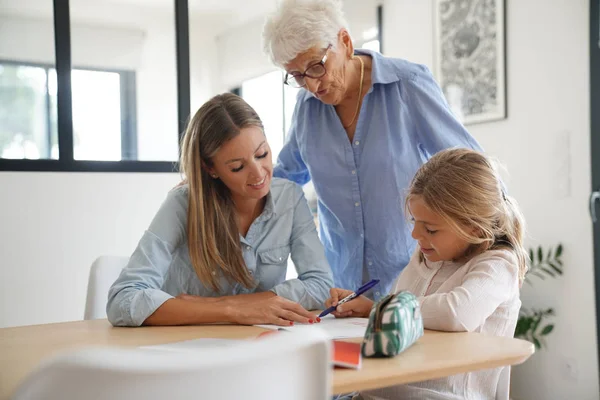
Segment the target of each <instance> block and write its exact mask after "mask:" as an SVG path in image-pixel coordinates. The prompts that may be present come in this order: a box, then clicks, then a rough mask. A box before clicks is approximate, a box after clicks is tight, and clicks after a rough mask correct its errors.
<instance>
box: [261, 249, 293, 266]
mask: <svg viewBox="0 0 600 400" xmlns="http://www.w3.org/2000/svg"><path fill="white" fill-rule="evenodd" d="M258 256H259V258H260V262H261V264H271V265H272V264H276V265H287V260H288V257H289V256H290V246H281V247H276V248H274V249H270V250H265V251H263V252H260V253H259V254H258Z"/></svg>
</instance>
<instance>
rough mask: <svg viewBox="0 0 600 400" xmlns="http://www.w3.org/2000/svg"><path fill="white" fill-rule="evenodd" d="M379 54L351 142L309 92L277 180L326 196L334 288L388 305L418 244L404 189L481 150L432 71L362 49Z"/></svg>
mask: <svg viewBox="0 0 600 400" xmlns="http://www.w3.org/2000/svg"><path fill="white" fill-rule="evenodd" d="M356 54H367V55H369V56H371V57H372V60H373V63H372V66H373V67H372V72H371V80H372V83H373V84H372V86H371V88H370V89H369V91H368V92H367V94H366V96H365V97H364V100H363V103H362V106H361V109H360V114H359V116H358V121H357V124H356V132H355V133H354V139H353V140H352V142H350V141H349V140H348V135H347V134H346V131H345V129H344V127H343V126H342V124H341V122H340V119H339V117H338V116H337V114H336V111H335V108H334V107H333V106H331V105H328V104H325V103H323V102H321V101H320V100H318V99H317V98H315V97H314V95H312V94H311V93H310V92H308V91H306V90H301V91H300V92H299V94H298V101H297V103H296V108H295V110H294V116H293V119H292V124H291V127H290V131H289V133H288V137H287V140H286V144H285V145H284V147H283V149H282V150H281V152H280V153H279V158H278V160H277V166H276V167H275V170H274V174H275V175H276V176H278V177H280V178H287V179H290V180H292V181H294V182H296V183H299V184H301V185H303V184H305V183H306V182H308V181H309V180H312V182H313V184H314V186H315V190H316V193H317V196H318V213H319V221H320V224H319V226H320V230H321V235H320V236H321V240H322V241H323V244H324V246H325V254H326V255H327V259H328V260H329V264H330V265H331V269H332V271H333V276H334V280H335V285H336V286H337V287H342V288H345V289H350V290H356V289H357V288H358V287H359V286H360V285H361V284H362V283H363V282H366V281H367V280H369V279H372V278H377V279H380V280H381V282H380V283H379V285H378V286H376V287H375V288H374V289H373V290H372V291H370V292H368V293H367V295H368V296H370V297H373V298H375V299H376V300H378V299H380V298H381V297H382V296H384V295H385V294H387V293H388V292H389V290H390V288H391V285H392V282H394V280H395V279H396V277H397V276H398V275H399V274H400V272H401V271H402V269H404V267H405V266H406V264H408V261H409V260H410V256H411V254H412V253H413V250H414V248H415V245H416V242H415V241H414V239H413V238H412V237H411V229H412V225H411V224H410V222H409V218H408V217H407V216H406V215H404V210H403V203H404V196H405V194H406V190H407V188H408V186H409V185H410V182H411V180H412V178H413V176H414V175H415V172H417V170H418V169H419V167H420V166H421V165H422V164H423V163H424V162H426V161H427V160H428V159H429V158H430V157H431V156H432V155H433V154H435V153H437V152H438V151H440V150H443V149H446V148H449V147H467V148H472V149H476V150H480V149H481V148H480V146H479V144H478V143H477V141H475V139H474V138H473V137H472V136H471V135H470V134H469V133H468V132H467V130H466V129H465V128H464V127H463V126H462V125H461V123H460V122H459V121H458V120H457V119H456V118H455V116H454V115H453V114H452V111H451V110H450V107H449V106H448V103H447V102H446V99H445V98H444V95H443V93H442V91H441V89H440V87H439V86H438V85H437V83H436V82H435V80H434V79H433V76H432V75H431V73H430V71H429V70H428V69H427V67H425V66H423V65H418V64H413V63H410V62H408V61H405V60H401V59H395V58H389V57H384V56H382V55H381V54H379V53H376V52H371V51H368V50H363V49H357V50H356Z"/></svg>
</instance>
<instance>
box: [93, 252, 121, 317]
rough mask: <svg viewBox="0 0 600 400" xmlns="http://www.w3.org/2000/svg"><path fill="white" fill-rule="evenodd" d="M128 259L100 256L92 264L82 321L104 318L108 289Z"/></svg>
mask: <svg viewBox="0 0 600 400" xmlns="http://www.w3.org/2000/svg"><path fill="white" fill-rule="evenodd" d="M128 261H129V258H128V257H118V256H101V257H98V258H97V259H96V260H95V261H94V263H93V264H92V268H91V269H90V276H89V279H88V289H87V299H86V301H85V313H84V314H83V319H100V318H106V303H107V301H108V289H110V287H111V285H112V284H113V283H114V282H115V281H116V280H117V278H118V277H119V274H120V273H121V270H122V269H123V268H124V267H125V266H126V265H127V262H128Z"/></svg>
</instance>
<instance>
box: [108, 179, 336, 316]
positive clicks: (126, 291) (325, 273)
mask: <svg viewBox="0 0 600 400" xmlns="http://www.w3.org/2000/svg"><path fill="white" fill-rule="evenodd" d="M188 190H189V189H188V186H187V185H184V186H180V187H178V188H175V189H173V190H172V191H171V192H169V194H168V196H167V198H166V200H165V201H164V202H163V204H162V206H161V207H160V209H159V210H158V213H157V214H156V216H155V217H154V220H153V221H152V223H151V224H150V227H149V228H148V230H146V231H145V233H144V235H143V236H142V239H141V240H140V242H139V244H138V246H137V248H136V249H135V251H134V252H133V254H132V256H131V258H130V260H129V263H128V265H127V266H126V267H125V269H123V271H122V272H121V275H120V276H119V278H118V279H117V280H116V282H115V283H114V284H113V285H112V287H111V288H110V290H109V293H108V304H107V307H106V310H107V314H108V319H109V321H110V322H111V323H112V324H113V325H115V326H140V325H141V324H142V323H143V322H144V321H145V320H146V318H148V317H149V316H150V315H151V314H152V313H154V311H156V309H157V308H158V307H160V306H161V305H162V304H163V303H164V302H165V301H167V300H169V299H171V298H173V297H174V296H177V295H179V294H181V293H186V294H190V295H196V296H206V297H217V296H226V295H236V294H243V293H255V292H263V291H268V290H271V291H273V292H275V293H276V294H277V295H279V296H282V297H285V298H287V299H289V300H292V301H295V302H298V303H299V304H300V305H302V306H303V307H305V308H306V309H318V308H322V307H323V303H324V301H325V300H326V299H327V298H328V297H329V289H330V288H331V287H332V285H333V278H332V274H331V269H330V267H329V264H328V263H327V260H326V258H325V254H324V251H323V246H322V244H321V242H320V241H319V238H318V236H317V232H316V227H315V224H314V219H313V216H312V214H311V212H310V210H309V207H308V204H307V202H306V199H305V197H304V193H303V191H302V189H301V188H300V187H299V186H298V185H296V184H294V183H292V182H289V181H286V180H283V179H278V178H273V181H272V183H271V190H270V192H269V194H268V195H267V201H266V204H265V208H264V210H263V212H262V214H261V215H260V216H259V217H258V218H256V220H254V222H253V223H252V225H251V226H250V229H249V230H248V233H247V235H246V237H242V236H241V235H240V241H241V245H242V252H243V257H244V261H245V263H246V267H247V268H248V270H249V271H250V274H251V275H252V276H253V277H254V279H255V283H256V286H255V287H254V288H251V289H248V288H245V287H244V286H243V285H241V284H239V283H235V282H233V283H232V282H229V281H228V280H227V279H226V278H225V277H224V276H221V277H220V278H221V279H220V284H221V291H220V292H218V293H217V292H214V291H213V290H211V289H210V288H208V287H206V286H204V285H203V284H202V282H200V280H199V279H198V276H197V275H196V272H195V271H194V268H193V266H192V263H191V261H190V257H189V251H188V242H187V231H186V226H187V208H188ZM290 254H291V257H292V261H293V262H294V265H295V266H296V271H297V272H298V278H297V279H291V280H288V281H286V280H285V277H286V270H287V261H288V256H289V255H290ZM217 270H218V268H217Z"/></svg>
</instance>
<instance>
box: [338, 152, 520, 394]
mask: <svg viewBox="0 0 600 400" xmlns="http://www.w3.org/2000/svg"><path fill="white" fill-rule="evenodd" d="M405 208H406V212H407V215H410V216H411V217H412V221H413V223H414V227H413V231H412V236H413V238H414V239H415V240H417V242H418V247H417V251H416V252H415V254H414V255H413V256H412V258H411V260H410V262H409V264H408V265H407V266H406V268H405V269H404V270H403V271H402V273H401V274H400V276H399V277H398V278H397V279H396V282H395V283H394V285H393V286H392V287H393V290H394V293H395V292H398V291H400V290H408V291H410V292H412V293H413V294H415V295H416V296H417V297H418V298H419V302H420V304H421V314H422V316H423V324H424V327H425V328H426V329H432V330H439V331H451V332H458V331H468V332H480V333H484V334H486V335H497V336H507V337H512V336H513V335H514V331H515V326H516V323H517V318H518V313H519V308H520V307H521V301H520V300H519V288H520V285H521V282H522V281H523V278H524V275H525V272H526V257H527V255H526V252H525V250H524V248H523V232H524V222H523V217H522V216H521V213H520V211H519V209H518V207H517V204H516V202H515V201H514V200H513V199H511V198H510V197H508V196H507V195H506V193H505V192H504V190H503V188H502V185H501V182H500V179H499V177H498V174H497V172H496V171H495V169H494V167H493V166H492V164H491V162H490V161H489V160H488V159H487V158H486V157H485V156H484V155H482V154H480V153H478V152H475V151H472V150H467V149H451V150H444V151H442V152H439V153H437V154H436V155H434V156H433V157H432V158H431V159H430V160H429V161H428V162H427V163H426V164H424V165H423V166H422V167H421V168H420V169H419V170H418V171H417V174H416V176H415V177H414V179H413V181H412V183H411V186H410V189H409V192H408V195H407V198H406V202H405ZM350 293H351V292H350V291H348V290H342V289H331V298H330V299H329V300H327V302H326V305H327V306H330V305H335V304H337V301H338V300H339V299H341V298H343V297H345V296H347V295H348V294H350ZM372 305H373V302H372V301H371V300H370V299H368V298H366V297H364V296H360V297H358V298H356V299H354V300H352V301H350V302H348V303H346V304H343V305H341V306H339V307H338V309H337V310H336V312H335V313H334V315H336V317H348V316H353V317H356V316H360V317H367V316H368V315H369V311H370V310H371V307H372ZM506 368H507V369H506V370H505V371H503V369H502V368H498V369H493V370H484V371H476V372H469V373H466V374H460V375H454V376H450V377H446V378H441V379H435V380H430V381H425V382H417V383H411V384H406V385H400V386H395V387H389V388H384V389H379V390H373V391H369V392H365V393H361V394H360V397H359V398H363V399H384V398H385V399H392V398H393V399H402V400H407V399H410V400H412V399H430V400H431V399H434V400H438V399H439V400H442V399H443V400H447V399H465V398H468V399H495V398H496V391H497V390H498V387H499V385H500V386H507V385H508V383H509V381H508V379H506V378H507V377H508V374H507V373H508V367H506ZM501 375H502V378H501ZM505 389H506V390H505V391H506V392H507V389H508V388H507V387H505Z"/></svg>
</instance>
